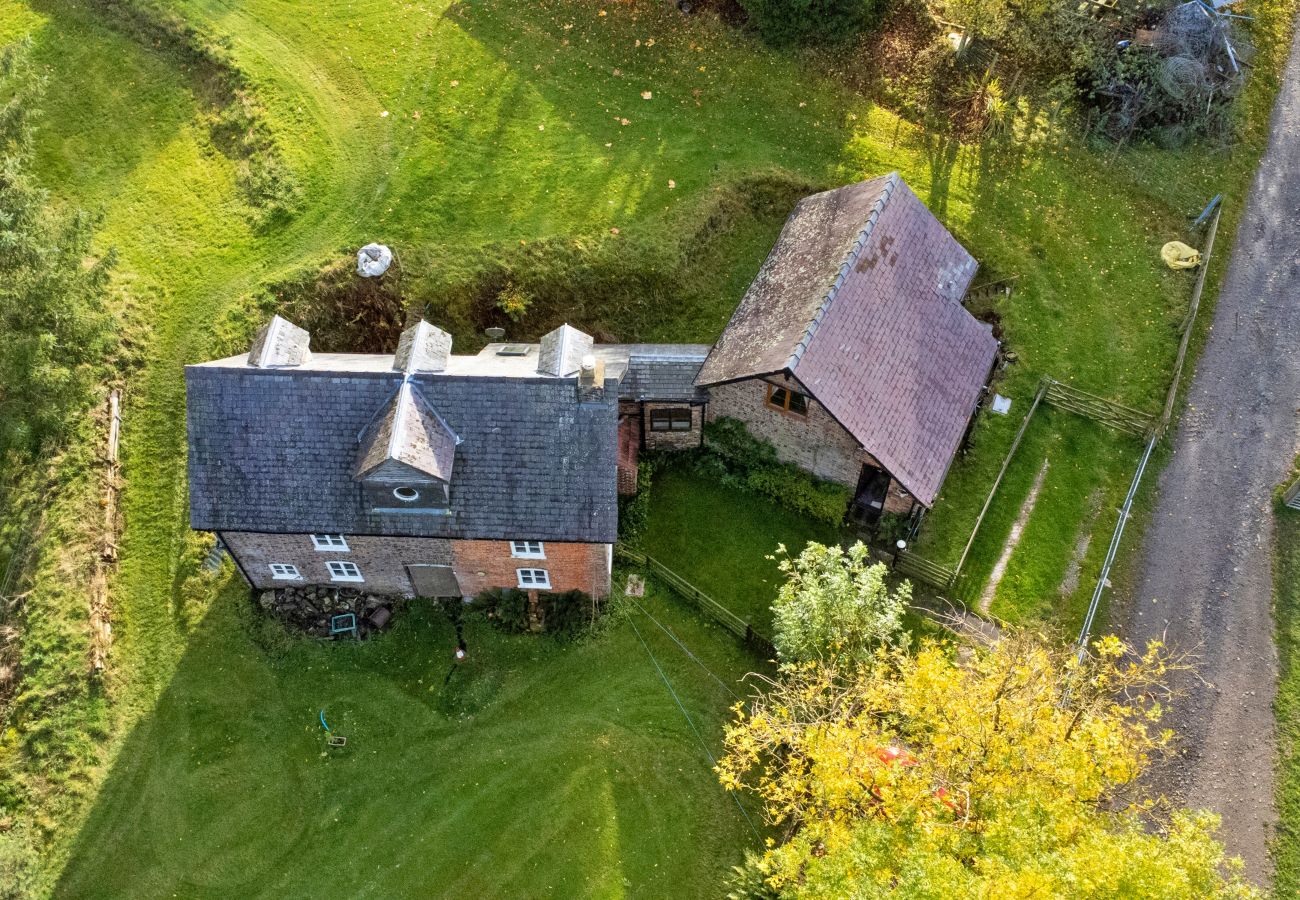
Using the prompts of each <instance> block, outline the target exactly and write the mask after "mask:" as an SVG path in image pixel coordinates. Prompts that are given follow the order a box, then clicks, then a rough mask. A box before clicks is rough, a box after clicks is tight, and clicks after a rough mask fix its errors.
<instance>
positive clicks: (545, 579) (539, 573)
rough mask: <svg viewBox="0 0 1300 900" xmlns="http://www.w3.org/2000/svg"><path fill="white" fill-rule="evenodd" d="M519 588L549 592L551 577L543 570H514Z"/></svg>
mask: <svg viewBox="0 0 1300 900" xmlns="http://www.w3.org/2000/svg"><path fill="white" fill-rule="evenodd" d="M515 574H517V575H518V576H519V586H520V587H521V588H525V589H528V588H532V589H533V590H537V589H542V590H550V587H551V576H550V573H549V572H547V571H546V570H545V569H515Z"/></svg>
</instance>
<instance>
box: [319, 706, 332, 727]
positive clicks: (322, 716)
mask: <svg viewBox="0 0 1300 900" xmlns="http://www.w3.org/2000/svg"><path fill="white" fill-rule="evenodd" d="M320 727H321V728H324V729H325V730H326V731H329V730H330V727H329V725H326V724H325V710H323V709H322V710H321V711H320Z"/></svg>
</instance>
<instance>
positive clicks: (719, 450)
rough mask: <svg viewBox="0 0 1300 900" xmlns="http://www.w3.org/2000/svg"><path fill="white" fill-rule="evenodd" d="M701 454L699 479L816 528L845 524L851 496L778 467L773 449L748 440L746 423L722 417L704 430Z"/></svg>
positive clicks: (831, 484)
mask: <svg viewBox="0 0 1300 900" xmlns="http://www.w3.org/2000/svg"><path fill="white" fill-rule="evenodd" d="M704 448H705V452H704V453H702V454H700V456H699V457H698V458H697V459H696V464H695V465H696V469H697V470H698V471H699V472H700V473H701V474H703V475H706V476H708V477H710V478H714V479H716V480H718V481H720V482H721V483H723V484H726V485H728V486H731V487H737V488H740V489H742V490H747V491H752V492H753V493H755V494H761V495H762V496H764V497H767V498H769V499H771V500H774V501H776V502H777V503H779V504H781V505H782V506H785V507H786V508H788V509H792V510H794V511H795V512H798V513H802V514H803V515H805V516H808V517H809V518H811V519H816V520H817V521H819V522H825V523H827V524H829V525H838V524H840V522H841V521H843V519H844V512H845V510H846V509H847V508H848V505H849V500H850V499H852V492H851V491H850V490H849V489H848V488H847V487H845V486H844V485H842V484H836V483H835V482H832V481H822V480H821V479H819V478H815V477H814V476H812V475H810V474H808V473H807V472H805V471H804V470H803V469H801V468H799V467H798V466H794V465H791V464H790V463H783V462H781V461H780V460H779V459H777V455H776V448H775V447H773V446H772V445H771V444H769V443H768V442H767V441H763V440H759V439H758V438H756V437H754V436H753V435H752V434H750V433H749V429H748V428H746V427H745V423H744V422H741V421H740V420H738V419H732V418H729V417H726V416H723V417H721V418H718V419H715V420H714V421H712V422H709V423H707V424H705V426H704Z"/></svg>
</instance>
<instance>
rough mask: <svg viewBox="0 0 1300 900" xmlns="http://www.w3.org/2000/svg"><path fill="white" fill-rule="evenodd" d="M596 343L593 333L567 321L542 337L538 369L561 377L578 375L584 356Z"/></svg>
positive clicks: (543, 372) (546, 373)
mask: <svg viewBox="0 0 1300 900" xmlns="http://www.w3.org/2000/svg"><path fill="white" fill-rule="evenodd" d="M594 344H595V342H594V341H593V340H592V337H591V335H589V334H587V333H585V332H582V331H579V330H578V329H576V328H574V327H573V326H572V325H570V324H568V323H567V322H566V323H565V324H563V325H561V326H560V327H559V328H557V329H555V330H554V331H552V332H551V333H549V334H547V335H546V336H545V337H543V338H542V344H541V348H540V349H539V351H538V354H537V371H538V373H540V374H542V375H555V376H557V377H560V378H564V377H567V376H569V375H576V374H577V373H578V370H579V369H580V368H582V358H583V357H584V356H586V355H587V354H589V353H591V350H592V347H593V346H594Z"/></svg>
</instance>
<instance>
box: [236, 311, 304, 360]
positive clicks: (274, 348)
mask: <svg viewBox="0 0 1300 900" xmlns="http://www.w3.org/2000/svg"><path fill="white" fill-rule="evenodd" d="M310 343H311V335H310V334H308V333H307V331H306V329H303V328H299V327H298V326H297V325H295V324H293V323H292V322H290V321H289V320H288V319H282V318H280V317H279V316H272V317H271V321H269V322H267V323H266V324H265V325H264V326H262V330H261V331H259V332H258V333H257V336H256V337H255V338H253V344H252V346H251V347H249V348H248V364H249V365H250V366H259V367H261V368H265V369H269V368H273V367H275V366H297V365H301V364H302V363H305V362H311V349H310V347H309V345H310Z"/></svg>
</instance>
